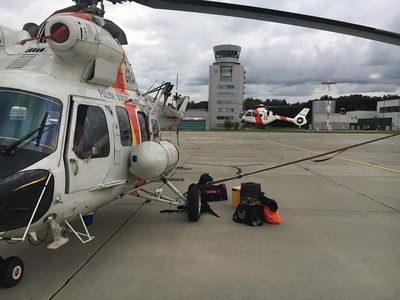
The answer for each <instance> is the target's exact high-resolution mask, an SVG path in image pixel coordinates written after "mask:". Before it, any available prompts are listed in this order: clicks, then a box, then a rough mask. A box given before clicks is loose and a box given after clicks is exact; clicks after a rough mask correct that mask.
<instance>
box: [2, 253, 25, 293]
mask: <svg viewBox="0 0 400 300" xmlns="http://www.w3.org/2000/svg"><path fill="white" fill-rule="evenodd" d="M23 275H24V263H23V262H22V259H20V258H19V257H17V256H10V257H9V258H7V259H3V258H2V257H0V285H1V286H2V287H5V288H10V287H13V286H15V285H17V284H18V283H19V282H20V281H21V279H22V276H23Z"/></svg>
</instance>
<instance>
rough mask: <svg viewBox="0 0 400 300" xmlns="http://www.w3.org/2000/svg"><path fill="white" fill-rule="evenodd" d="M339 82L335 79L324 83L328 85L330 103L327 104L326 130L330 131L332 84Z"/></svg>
mask: <svg viewBox="0 0 400 300" xmlns="http://www.w3.org/2000/svg"><path fill="white" fill-rule="evenodd" d="M336 83H337V82H335V81H330V80H328V81H323V82H322V84H326V85H328V105H327V106H326V131H329V129H330V125H329V115H330V113H331V104H330V101H329V92H330V91H331V84H336Z"/></svg>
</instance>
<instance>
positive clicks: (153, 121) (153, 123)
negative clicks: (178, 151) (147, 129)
mask: <svg viewBox="0 0 400 300" xmlns="http://www.w3.org/2000/svg"><path fill="white" fill-rule="evenodd" d="M151 128H152V129H153V140H156V141H158V140H159V139H160V126H159V124H158V121H157V120H156V119H151Z"/></svg>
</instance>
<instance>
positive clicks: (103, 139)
mask: <svg viewBox="0 0 400 300" xmlns="http://www.w3.org/2000/svg"><path fill="white" fill-rule="evenodd" d="M73 150H74V152H75V154H76V156H77V157H79V158H81V159H86V158H97V157H107V156H108V155H109V154H110V138H109V133H108V127H107V121H106V117H105V115H104V112H103V110H102V109H101V108H100V107H97V106H90V105H83V104H80V105H79V106H78V114H77V118H76V127H75V134H74V148H73Z"/></svg>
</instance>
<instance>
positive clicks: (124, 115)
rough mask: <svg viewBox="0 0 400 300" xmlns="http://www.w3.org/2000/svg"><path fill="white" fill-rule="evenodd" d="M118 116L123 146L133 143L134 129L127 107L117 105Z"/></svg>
mask: <svg viewBox="0 0 400 300" xmlns="http://www.w3.org/2000/svg"><path fill="white" fill-rule="evenodd" d="M116 109H117V118H118V124H119V133H120V138H121V144H122V146H130V145H132V130H131V123H130V121H129V116H128V112H127V111H126V109H125V108H123V107H119V106H117V108H116Z"/></svg>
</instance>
